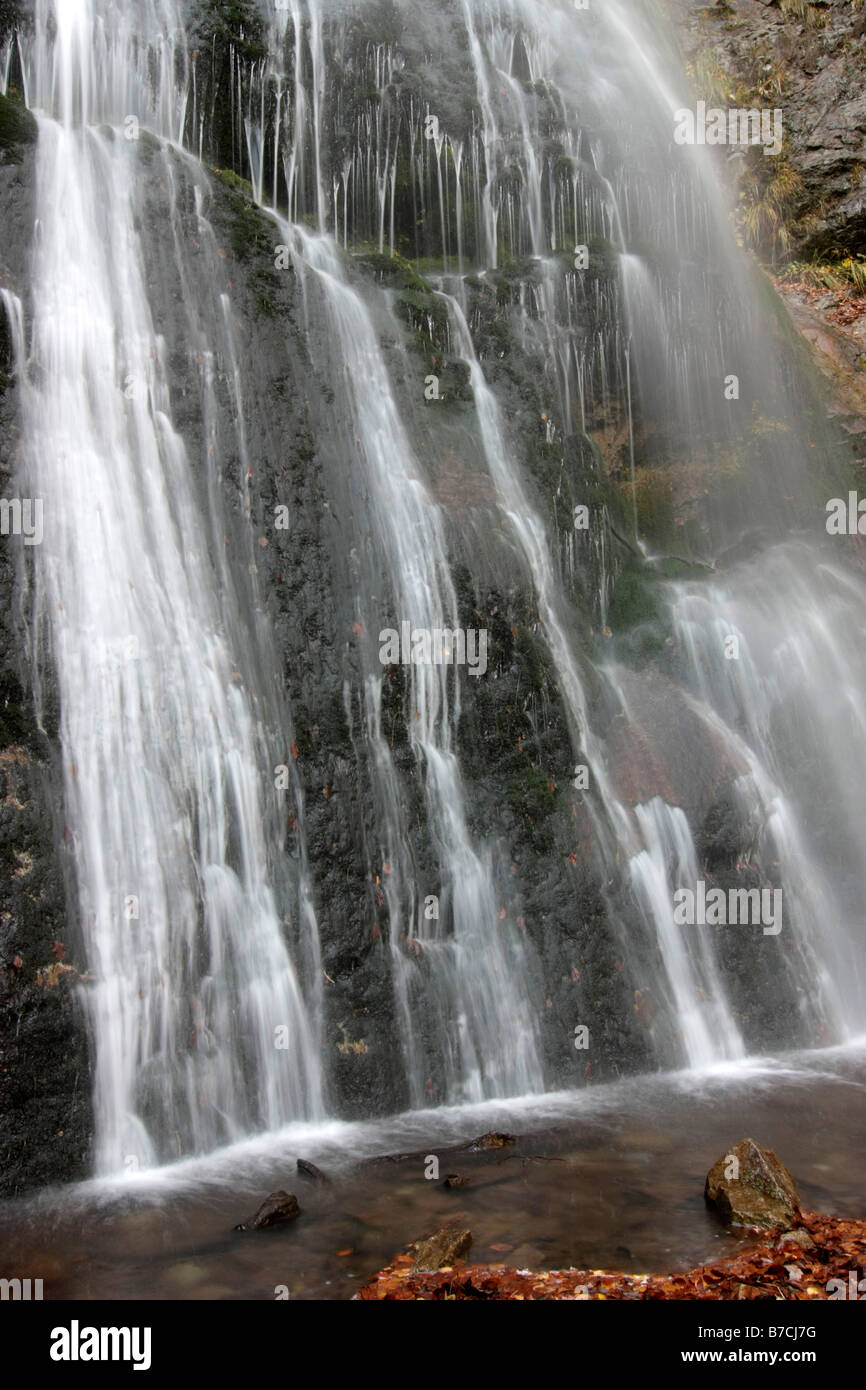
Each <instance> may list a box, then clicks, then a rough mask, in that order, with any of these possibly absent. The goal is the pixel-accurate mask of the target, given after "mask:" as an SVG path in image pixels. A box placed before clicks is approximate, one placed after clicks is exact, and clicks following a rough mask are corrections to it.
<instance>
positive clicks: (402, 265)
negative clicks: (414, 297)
mask: <svg viewBox="0 0 866 1390" xmlns="http://www.w3.org/2000/svg"><path fill="white" fill-rule="evenodd" d="M352 260H353V261H354V263H355V265H356V266H360V267H361V268H362V269H363V270H366V271H369V272H372V274H373V275H374V277H375V278H376V280H377V281H378V282H379V284H384V285H389V286H391V287H393V288H395V289H403V290H415V291H416V292H420V293H427V292H428V291H427V285H425V283H424V281H423V280H422V279H421V277H420V275H418V274H416V272H415V270H414V268H413V266H412V264H411V263H410V262H409V261H406V260H404V259H403V257H402V256H389V255H387V254H386V253H385V252H383V251H361V252H355V254H354V255H353V256H352Z"/></svg>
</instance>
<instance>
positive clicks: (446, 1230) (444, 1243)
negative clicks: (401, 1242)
mask: <svg viewBox="0 0 866 1390" xmlns="http://www.w3.org/2000/svg"><path fill="white" fill-rule="evenodd" d="M471 1244H472V1232H471V1231H468V1230H461V1229H458V1228H457V1227H456V1226H443V1227H442V1230H441V1231H437V1232H436V1234H435V1235H432V1236H428V1237H427V1239H426V1240H420V1241H418V1242H416V1244H415V1245H414V1246H413V1247H411V1253H412V1254H413V1255H414V1257H415V1264H414V1268H415V1269H444V1268H445V1266H446V1265H451V1264H453V1263H454V1261H455V1260H459V1259H460V1257H461V1255H465V1254H466V1253H467V1252H468V1250H469V1247H470V1245H471Z"/></svg>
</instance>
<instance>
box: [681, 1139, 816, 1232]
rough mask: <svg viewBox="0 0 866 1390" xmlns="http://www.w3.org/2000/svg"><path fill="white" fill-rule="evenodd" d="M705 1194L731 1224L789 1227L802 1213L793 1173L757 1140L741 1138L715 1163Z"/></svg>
mask: <svg viewBox="0 0 866 1390" xmlns="http://www.w3.org/2000/svg"><path fill="white" fill-rule="evenodd" d="M704 1196H705V1198H706V1200H707V1201H708V1202H709V1203H710V1204H711V1205H712V1206H715V1207H716V1209H717V1211H718V1213H719V1215H720V1216H721V1218H722V1220H723V1221H724V1222H725V1224H726V1225H729V1226H731V1225H733V1226H759V1227H761V1228H763V1229H770V1228H772V1227H774V1226H782V1227H787V1226H791V1225H792V1224H793V1222H794V1221H795V1220H796V1218H797V1217H798V1216H799V1214H800V1199H799V1197H798V1195H797V1188H796V1185H795V1183H794V1179H793V1178H792V1177H791V1174H790V1173H789V1172H788V1170H787V1168H786V1167H785V1165H784V1164H783V1163H782V1162H781V1160H780V1159H778V1158H777V1157H776V1155H775V1154H774V1153H773V1151H772V1149H765V1148H762V1146H761V1145H760V1144H758V1143H756V1141H755V1140H754V1139H741V1140H740V1142H739V1143H738V1144H734V1145H733V1147H732V1148H730V1149H729V1150H728V1151H727V1153H724V1154H723V1155H722V1157H721V1158H720V1159H718V1160H717V1161H716V1162H715V1163H714V1164H713V1166H712V1168H711V1169H710V1171H709V1173H708V1174H707V1181H706V1185H705V1187H704Z"/></svg>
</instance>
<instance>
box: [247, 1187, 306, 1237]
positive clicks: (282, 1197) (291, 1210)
mask: <svg viewBox="0 0 866 1390" xmlns="http://www.w3.org/2000/svg"><path fill="white" fill-rule="evenodd" d="M300 1214H301V1208H300V1207H299V1206H298V1199H297V1197H296V1196H295V1195H294V1193H293V1192H283V1191H282V1190H280V1191H279V1192H271V1193H270V1195H269V1196H267V1197H266V1198H265V1200H264V1201H263V1202H262V1204H261V1206H260V1207H259V1209H258V1211H257V1212H256V1214H255V1216H251V1217H250V1219H249V1221H242V1222H241V1224H240V1225H239V1226H235V1228H234V1229H235V1230H236V1231H263V1230H264V1229H265V1228H266V1227H268V1226H280V1225H283V1224H284V1223H285V1222H287V1221H294V1220H295V1219H296V1217H298V1216H300Z"/></svg>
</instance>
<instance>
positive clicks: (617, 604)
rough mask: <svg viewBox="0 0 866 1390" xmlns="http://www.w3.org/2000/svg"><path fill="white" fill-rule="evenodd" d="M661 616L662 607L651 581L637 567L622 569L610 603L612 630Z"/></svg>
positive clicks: (653, 619) (655, 620) (650, 620)
mask: <svg viewBox="0 0 866 1390" xmlns="http://www.w3.org/2000/svg"><path fill="white" fill-rule="evenodd" d="M661 617H662V609H661V606H660V604H659V600H658V594H657V591H656V587H655V585H654V584H653V583H652V581H651V580H648V579H647V578H646V577H645V576H644V575H643V574H641V573H640V572H639V571H638V570H637V569H633V568H628V569H625V570H623V572H622V574H621V575H620V576H619V579H618V580H617V583H616V588H615V589H614V591H613V598H612V600H611V605H610V614H609V621H610V625H611V627H612V628H613V629H614V631H616V630H617V629H618V628H627V627H637V626H638V624H641V623H656V622H658V621H659V620H660V618H661Z"/></svg>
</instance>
